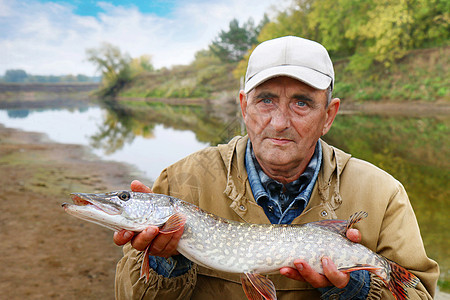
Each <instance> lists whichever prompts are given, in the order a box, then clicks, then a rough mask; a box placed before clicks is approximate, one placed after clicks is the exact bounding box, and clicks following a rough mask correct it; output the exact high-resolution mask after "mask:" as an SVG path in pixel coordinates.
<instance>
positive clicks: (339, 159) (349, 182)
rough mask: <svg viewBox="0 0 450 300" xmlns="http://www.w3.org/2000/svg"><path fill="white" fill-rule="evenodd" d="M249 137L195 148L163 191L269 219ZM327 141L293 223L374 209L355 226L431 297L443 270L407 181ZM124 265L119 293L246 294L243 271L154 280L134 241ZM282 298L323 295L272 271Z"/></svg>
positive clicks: (376, 289)
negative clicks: (428, 246)
mask: <svg viewBox="0 0 450 300" xmlns="http://www.w3.org/2000/svg"><path fill="white" fill-rule="evenodd" d="M247 139H248V138H247V137H236V138H234V139H233V140H232V141H230V142H229V143H228V144H226V145H219V146H217V147H211V148H207V149H205V150H202V151H199V152H197V153H194V154H192V155H190V156H188V157H186V158H184V159H183V160H181V161H179V162H177V163H175V164H174V165H172V166H170V167H168V168H167V169H165V170H164V171H163V172H162V173H161V175H160V177H159V178H158V179H157V181H156V182H155V184H154V186H153V191H154V192H155V193H162V194H167V195H170V196H174V197H177V198H180V199H183V200H185V201H188V202H191V203H194V204H196V205H198V206H200V207H201V208H203V209H205V210H206V211H209V212H211V213H214V214H216V215H218V216H221V217H224V218H227V219H231V220H236V221H241V222H249V223H258V224H262V223H269V220H268V219H267V217H266V215H265V214H264V211H263V210H262V208H261V207H260V206H259V205H258V204H257V203H256V202H255V199H254V197H253V195H252V192H251V189H250V184H249V182H248V179H247V171H246V168H245V163H244V155H245V149H246V145H247ZM321 142H322V148H323V162H322V168H321V170H320V173H319V177H318V180H317V183H316V185H315V187H314V190H313V192H312V195H311V199H310V201H309V203H308V205H307V207H306V209H305V211H304V212H303V213H302V214H301V215H300V216H299V217H297V218H296V219H295V220H294V222H293V224H302V223H307V222H312V221H318V220H323V219H332V218H338V219H347V218H348V217H349V216H350V215H351V214H353V213H355V212H357V211H366V212H368V214H369V216H368V217H367V218H366V219H364V220H363V221H361V222H360V223H358V224H357V225H356V226H355V227H356V228H358V229H359V230H360V231H361V233H362V244H364V245H365V246H366V247H368V248H370V249H372V250H373V251H376V252H378V253H380V254H382V255H384V256H386V257H387V258H389V259H391V260H393V261H396V262H397V263H399V264H400V265H402V266H404V267H405V268H407V269H408V270H410V271H411V272H413V273H414V274H415V275H416V276H417V277H419V278H420V280H421V283H419V284H418V286H417V287H416V289H408V293H409V296H410V299H431V297H432V296H433V294H434V292H435V288H436V283H437V279H438V275H439V270H438V266H437V264H436V262H434V261H432V260H431V259H429V258H427V255H426V253H425V250H424V246H423V243H422V239H421V237H420V232H419V227H418V225H417V221H416V218H415V215H414V212H413V210H412V207H411V204H410V202H409V200H408V196H407V195H406V192H405V190H404V188H403V186H402V185H401V184H400V183H399V182H398V181H397V180H395V179H394V178H393V177H392V176H390V175H389V174H387V173H386V172H384V171H382V170H380V169H379V168H377V167H375V166H373V165H371V164H369V163H367V162H365V161H362V160H359V159H356V158H351V156H350V155H349V154H346V153H344V152H342V151H340V150H338V149H336V148H333V147H331V146H329V145H327V144H326V143H325V142H323V141H321ZM123 251H124V257H123V258H122V259H121V260H120V261H119V263H118V265H117V272H116V298H117V299H164V300H166V299H195V300H200V299H201V300H203V299H205V300H206V299H208V300H209V299H217V300H222V299H224V300H225V299H227V300H228V299H246V297H245V294H244V292H243V289H242V287H241V284H240V279H239V275H238V274H226V273H222V272H217V271H214V270H209V269H205V268H203V267H197V266H195V267H194V268H192V269H191V270H190V271H189V272H188V273H187V274H185V275H182V276H179V277H175V278H170V279H168V278H164V277H162V276H160V275H157V274H156V273H155V272H153V273H152V274H151V278H150V281H149V282H148V283H147V284H146V283H144V280H143V279H139V270H140V265H141V260H142V253H141V252H138V251H136V250H134V249H133V248H132V247H131V246H130V244H127V245H126V246H124V250H123ZM269 277H270V278H271V279H272V281H273V282H274V284H275V287H276V289H277V296H278V299H280V300H289V299H320V294H319V292H318V291H317V290H316V289H314V288H313V287H312V286H310V285H309V284H307V283H305V282H299V281H295V280H291V279H288V278H286V277H284V276H281V275H270V276H269ZM368 298H369V299H394V297H393V296H392V294H391V293H390V292H389V290H387V288H385V287H384V285H383V283H382V282H381V280H379V279H378V278H377V277H376V276H372V280H371V289H370V293H369V297H368Z"/></svg>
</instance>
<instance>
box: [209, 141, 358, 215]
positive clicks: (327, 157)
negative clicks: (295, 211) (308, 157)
mask: <svg viewBox="0 0 450 300" xmlns="http://www.w3.org/2000/svg"><path fill="white" fill-rule="evenodd" d="M247 141H248V136H245V137H240V136H238V137H235V138H233V139H232V140H231V141H230V142H229V144H228V145H221V146H219V147H218V148H219V152H220V154H221V156H222V159H223V162H224V164H225V166H226V168H227V185H226V188H225V190H224V194H225V195H227V196H228V198H229V199H230V201H231V202H230V208H231V209H233V210H234V211H235V212H236V214H238V215H239V217H240V218H241V219H242V220H243V221H245V222H248V223H255V224H270V221H269V220H268V218H267V216H266V215H265V213H264V211H263V209H262V208H261V206H259V205H258V204H257V203H256V201H255V199H254V197H253V194H252V191H251V188H250V184H249V182H248V176H247V169H246V168H245V160H244V158H245V151H246V147H247ZM320 142H321V144H322V167H321V169H320V172H319V176H318V178H317V184H316V187H315V188H314V191H313V195H312V196H311V198H313V197H314V193H315V192H316V191H317V192H318V194H319V196H320V199H321V201H322V202H328V203H329V204H328V205H329V206H330V207H331V209H333V210H336V209H337V208H338V207H339V206H340V204H341V203H342V199H341V197H340V194H339V183H340V174H341V173H342V170H343V169H344V167H345V165H346V164H347V162H348V161H349V159H350V158H351V155H350V154H347V153H345V152H343V151H341V150H339V149H337V148H335V147H332V146H329V145H328V144H327V143H325V142H324V141H323V140H320ZM313 205H315V203H312V201H310V202H309V203H308V206H307V208H306V209H305V210H307V209H308V208H311V207H310V206H313ZM328 205H327V206H328Z"/></svg>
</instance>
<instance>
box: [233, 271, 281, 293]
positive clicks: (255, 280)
mask: <svg viewBox="0 0 450 300" xmlns="http://www.w3.org/2000/svg"><path fill="white" fill-rule="evenodd" d="M241 282H242V287H243V288H244V292H245V295H246V296H247V298H248V299H249V300H264V299H265V300H276V299H277V295H276V291H275V286H274V284H273V282H272V281H271V280H270V279H268V278H267V277H265V276H263V275H261V274H256V273H245V274H244V275H241Z"/></svg>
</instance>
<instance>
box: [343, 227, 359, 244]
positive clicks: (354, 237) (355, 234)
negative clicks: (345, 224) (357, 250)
mask: <svg viewBox="0 0 450 300" xmlns="http://www.w3.org/2000/svg"><path fill="white" fill-rule="evenodd" d="M346 236H347V238H348V239H349V240H350V241H352V242H354V243H360V242H361V232H359V230H358V229H354V228H350V229H349V230H347V233H346Z"/></svg>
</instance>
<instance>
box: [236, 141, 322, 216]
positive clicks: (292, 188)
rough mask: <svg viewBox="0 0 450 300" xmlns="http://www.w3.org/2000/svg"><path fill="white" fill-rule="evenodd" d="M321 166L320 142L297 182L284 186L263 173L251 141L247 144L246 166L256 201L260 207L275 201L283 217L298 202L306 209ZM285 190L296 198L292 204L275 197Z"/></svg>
mask: <svg viewBox="0 0 450 300" xmlns="http://www.w3.org/2000/svg"><path fill="white" fill-rule="evenodd" d="M321 165H322V146H321V144H320V142H319V141H318V142H317V144H316V148H315V151H314V154H313V156H312V158H311V160H310V162H309V164H308V166H307V167H306V169H305V171H304V172H303V173H302V174H301V175H300V176H299V178H297V179H296V180H295V181H293V182H291V183H288V184H286V185H283V184H282V183H280V182H277V181H276V180H273V179H272V178H270V177H269V176H267V174H265V173H264V172H263V171H262V168H261V166H260V165H259V163H258V161H257V160H256V157H255V154H254V151H253V147H252V144H251V142H250V140H248V142H247V149H246V153H245V166H246V169H247V174H248V179H249V183H250V187H251V189H252V193H253V196H254V197H255V200H256V202H257V203H258V204H259V205H263V203H267V201H262V200H266V199H267V198H268V199H269V200H275V201H273V202H275V204H276V205H277V206H278V207H279V209H280V211H283V212H284V213H283V215H284V214H285V213H286V211H287V210H288V209H289V208H290V207H292V205H293V204H294V202H296V201H298V200H301V201H303V203H304V205H302V206H303V208H304V207H306V204H307V203H308V201H309V198H310V197H311V193H312V190H313V188H314V185H315V183H316V180H317V177H318V174H319V170H320V167H321ZM283 188H284V189H285V190H286V193H289V194H291V195H293V196H295V198H294V200H293V201H292V202H291V203H280V200H279V197H276V196H274V193H279V191H280V190H281V189H283ZM291 198H292V197H291ZM263 208H264V207H263ZM302 210H303V209H301V211H302ZM301 211H300V213H301Z"/></svg>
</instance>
